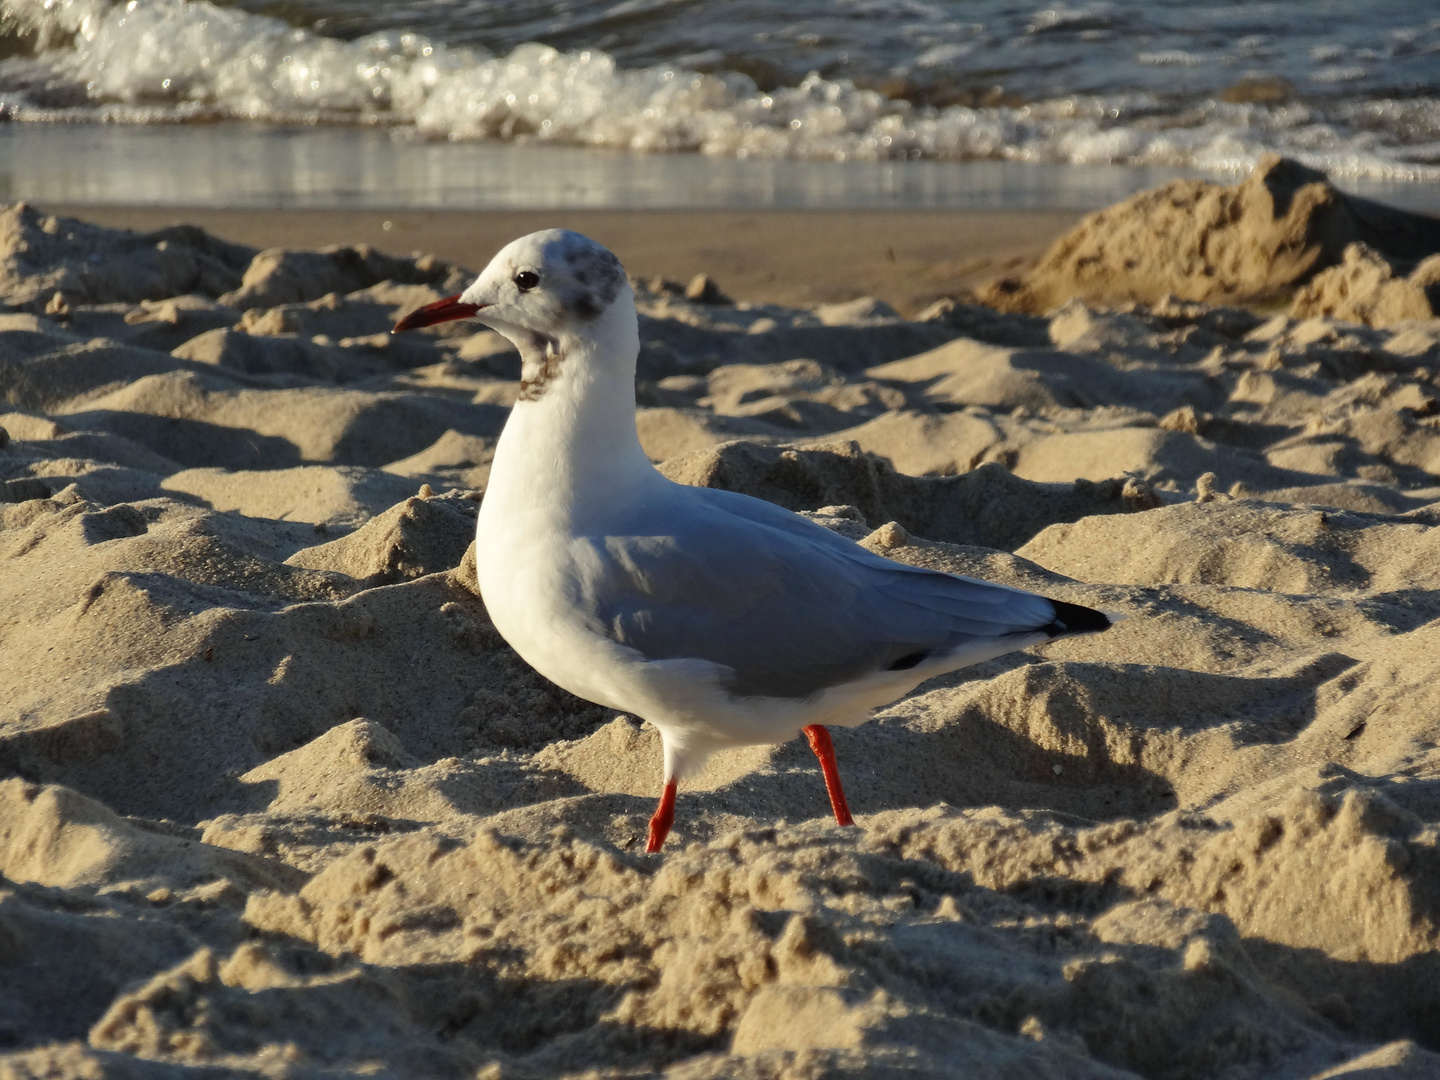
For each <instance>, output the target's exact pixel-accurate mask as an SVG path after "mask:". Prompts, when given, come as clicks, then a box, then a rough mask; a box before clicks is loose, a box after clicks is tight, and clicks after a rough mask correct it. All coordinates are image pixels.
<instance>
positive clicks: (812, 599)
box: [394, 229, 1112, 852]
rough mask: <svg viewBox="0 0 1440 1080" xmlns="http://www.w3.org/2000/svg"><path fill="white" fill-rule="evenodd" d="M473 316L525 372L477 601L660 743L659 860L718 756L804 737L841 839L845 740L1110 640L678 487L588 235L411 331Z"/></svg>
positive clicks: (633, 321) (514, 255) (847, 820)
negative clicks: (650, 425) (908, 700)
mask: <svg viewBox="0 0 1440 1080" xmlns="http://www.w3.org/2000/svg"><path fill="white" fill-rule="evenodd" d="M471 317H473V318H475V319H477V320H478V321H479V322H481V323H483V324H484V325H486V326H488V327H491V328H492V329H494V330H496V331H498V332H499V333H500V334H502V335H504V336H505V337H506V338H508V339H509V340H510V341H511V342H513V343H514V345H515V346H516V348H517V349H518V350H519V351H520V358H521V363H522V366H521V375H520V393H519V398H518V400H517V401H516V403H515V407H514V409H513V411H512V412H511V413H510V416H509V418H508V419H507V420H506V423H505V428H504V430H503V431H502V433H501V435H500V440H499V443H498V445H497V446H496V448H495V457H494V461H493V463H492V465H491V470H490V481H489V484H488V485H487V487H486V490H485V498H484V500H483V501H482V503H481V505H480V516H479V524H478V526H477V528H476V549H475V550H476V572H477V575H478V578H479V585H480V594H481V596H482V598H483V599H484V602H485V606H486V609H487V610H488V612H489V615H490V618H491V620H492V621H493V622H494V625H495V628H496V629H497V630H498V631H499V632H500V634H501V636H503V637H504V638H505V640H506V641H507V642H509V644H510V645H511V646H512V647H513V648H514V649H515V651H516V652H517V653H519V655H520V656H521V657H522V658H523V659H524V660H525V661H526V662H527V663H529V664H530V665H531V666H532V667H534V668H535V670H537V671H538V672H540V674H542V675H544V676H545V677H546V678H548V679H549V680H551V681H552V682H554V683H556V684H558V685H559V686H562V687H564V688H565V689H566V690H568V691H570V693H572V694H575V695H576V696H578V697H581V698H585V699H587V700H589V701H593V702H596V703H598V704H600V705H604V706H606V707H608V708H612V709H616V710H618V711H621V712H628V713H631V714H634V715H636V716H639V717H641V718H642V719H645V720H648V721H649V722H650V723H651V724H652V725H653V726H654V727H655V728H657V729H658V730H659V732H660V735H661V739H662V742H663V745H664V752H665V772H664V778H663V793H662V795H661V797H660V802H659V806H658V807H657V808H656V810H655V813H654V816H653V817H651V819H650V826H649V831H648V835H647V842H646V847H645V850H646V851H647V852H657V851H659V850H660V848H661V846H662V845H663V844H664V842H665V838H666V836H667V835H668V834H669V832H670V828H671V826H672V825H673V823H674V820H675V796H676V791H677V790H678V785H679V782H680V781H681V780H683V779H685V778H686V777H688V776H693V775H694V774H695V773H696V772H697V771H699V770H700V769H701V767H703V765H704V764H705V761H706V760H707V759H708V758H709V757H710V755H711V754H713V753H715V752H716V751H717V750H722V749H725V748H728V747H736V746H750V745H768V744H774V743H782V742H788V741H789V740H790V739H793V738H795V737H797V735H799V734H801V733H803V734H804V735H805V737H806V739H807V740H808V741H809V743H810V748H811V749H812V750H813V751H814V753H815V756H816V757H817V758H818V759H819V761H820V768H821V772H822V774H823V775H824V778H825V787H826V791H827V793H828V794H829V797H830V805H831V809H832V811H833V813H834V815H835V821H836V823H837V824H839V825H842V826H845V825H853V824H854V819H853V818H852V816H851V814H850V808H849V806H848V805H847V803H846V800H845V792H844V789H843V788H842V786H841V783H840V773H839V770H838V768H837V766H836V762H835V750H834V747H833V745H832V743H831V739H830V734H829V731H828V730H827V729H828V728H829V727H831V726H835V725H838V726H841V727H854V726H856V725H858V724H861V723H864V722H865V721H866V720H867V719H869V717H870V714H871V712H872V711H873V710H874V709H876V708H878V707H880V706H882V705H886V704H889V703H890V702H892V701H895V700H896V699H898V698H900V697H903V696H904V695H905V694H908V693H909V692H910V691H912V690H913V689H915V687H916V686H918V685H919V684H920V683H922V682H924V681H925V680H926V679H931V678H934V677H935V676H937V675H942V674H944V673H946V672H949V671H954V670H955V669H957V668H962V667H965V666H967V665H969V664H974V663H978V662H980V661H982V660H988V659H991V658H993V657H996V656H1000V655H1001V654H1003V653H1008V652H1011V651H1012V650H1015V649H1023V648H1025V647H1026V646H1029V645H1035V644H1038V643H1040V642H1043V641H1049V640H1052V639H1054V638H1057V637H1062V636H1067V635H1073V634H1086V633H1095V632H1098V631H1102V630H1105V629H1107V628H1109V626H1110V625H1111V621H1112V620H1111V617H1110V616H1108V615H1107V614H1105V613H1104V612H1100V611H1095V610H1093V609H1091V608H1086V607H1081V606H1079V605H1076V604H1069V603H1065V602H1064V601H1061V600H1050V599H1046V598H1045V597H1043V596H1039V595H1037V594H1035V593H1029V592H1024V591H1022V590H1019V589H1012V588H1008V587H1006V586H1002V585H995V584H992V583H990V582H985V581H979V580H976V579H974V578H967V577H961V576H959V575H955V574H946V573H941V572H938V571H934V570H925V569H921V568H918V567H914V566H907V565H905V564H903V563H898V562H894V561H892V560H890V559H886V558H883V557H882V556H879V555H876V554H873V553H872V552H870V551H868V550H867V549H865V548H863V547H861V546H860V545H859V544H856V543H855V542H853V541H851V540H849V539H847V538H845V537H842V536H840V535H838V534H836V533H834V532H831V531H830V530H829V529H826V528H825V527H824V526H822V525H819V524H816V523H815V522H813V521H811V520H809V519H808V518H804V517H801V516H800V515H798V514H794V513H791V512H790V511H789V510H785V509H783V508H781V507H779V506H775V505H773V504H771V503H768V502H765V501H763V500H761V499H755V498H751V497H750V496H747V495H741V494H737V493H735V492H730V491H723V490H718V489H713V488H701V487H690V486H688V485H684V484H677V483H675V482H673V481H671V480H669V479H667V478H666V477H665V476H663V475H661V473H660V472H659V471H658V470H656V468H655V467H654V466H653V465H652V464H651V463H650V460H649V459H648V458H647V457H646V456H645V452H644V451H643V450H642V449H641V447H640V439H639V436H638V434H637V432H636V427H635V363H636V358H637V356H638V354H639V351H640V334H639V327H638V320H637V317H636V313H635V297H634V293H633V292H632V291H631V288H630V284H629V282H628V280H627V278H626V275H625V270H624V268H623V267H622V266H621V265H620V260H619V259H617V258H616V257H615V256H614V255H613V254H612V253H611V252H610V251H609V250H608V249H607V248H605V247H603V246H602V245H600V244H598V243H596V242H595V241H593V240H591V239H589V238H587V237H585V236H581V235H580V234H579V233H574V232H570V231H568V230H564V229H547V230H545V231H542V232H536V233H531V234H530V235H528V236H522V237H520V238H519V239H518V240H514V241H512V242H511V243H510V244H508V245H506V246H505V247H504V248H502V249H501V250H500V252H499V253H498V254H497V255H496V256H495V257H494V259H493V260H491V262H490V265H489V266H487V267H486V268H485V270H484V272H483V273H481V275H480V276H479V277H478V278H477V279H476V280H475V283H474V284H473V285H471V286H470V287H469V288H468V289H466V290H465V291H464V292H462V293H459V294H457V295H455V296H448V297H446V298H445V299H443V300H438V301H436V302H435V303H432V304H429V305H427V306H425V307H422V308H420V309H418V310H417V311H415V312H413V313H411V314H410V315H407V316H406V317H405V318H403V319H401V320H400V321H399V322H398V323H397V324H396V326H395V331H394V332H397V333H398V332H400V331H404V330H413V329H416V328H418V327H424V326H431V325H434V324H436V323H441V322H446V321H449V320H452V319H464V318H471Z"/></svg>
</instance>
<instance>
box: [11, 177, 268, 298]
mask: <svg viewBox="0 0 1440 1080" xmlns="http://www.w3.org/2000/svg"><path fill="white" fill-rule="evenodd" d="M254 254H255V250H254V248H247V247H245V246H243V245H241V244H232V243H229V242H227V241H224V240H220V239H218V238H217V237H214V236H211V235H210V234H209V233H207V232H205V231H204V230H202V229H197V228H195V227H194V226H190V225H176V226H171V227H170V228H166V229H159V230H157V231H155V232H151V233H133V232H129V231H128V230H123V229H106V228H102V227H100V226H98V225H89V224H87V223H85V222H83V221H76V220H75V219H74V218H59V217H54V216H51V215H42V214H40V213H39V212H38V211H36V210H35V209H33V208H32V207H29V206H27V205H25V204H24V203H15V204H14V205H12V206H6V207H4V208H3V209H0V303H4V304H6V305H8V306H11V307H23V308H25V309H27V310H32V311H39V310H42V309H44V308H45V306H46V305H47V304H48V303H50V302H51V301H52V299H53V298H54V296H55V294H56V293H59V294H60V296H61V297H62V300H61V302H60V304H59V305H58V306H60V307H66V306H68V305H70V304H106V303H110V302H112V301H123V302H126V303H135V302H137V301H142V300H160V299H164V298H166V297H176V296H180V295H182V294H184V293H190V292H198V293H203V294H205V295H206V296H219V295H220V294H221V293H223V292H226V291H228V290H230V289H234V288H235V287H236V286H237V285H239V284H240V281H241V272H242V271H243V270H244V269H245V267H246V265H247V264H248V263H249V262H250V260H251V258H252V257H253V256H254Z"/></svg>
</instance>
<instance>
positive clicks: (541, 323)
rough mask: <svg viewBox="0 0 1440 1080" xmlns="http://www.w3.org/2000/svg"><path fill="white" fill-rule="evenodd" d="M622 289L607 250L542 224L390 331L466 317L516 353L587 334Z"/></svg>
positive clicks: (618, 271)
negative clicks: (455, 290) (460, 287)
mask: <svg viewBox="0 0 1440 1080" xmlns="http://www.w3.org/2000/svg"><path fill="white" fill-rule="evenodd" d="M628 291H629V283H628V282H627V281H626V278H625V268H624V267H622V266H621V265H620V260H619V259H617V258H616V257H615V256H614V255H613V254H612V253H611V252H610V250H609V249H608V248H605V247H604V246H602V245H600V244H597V243H596V242H595V241H594V240H591V239H590V238H589V237H588V236H581V235H580V234H579V233H576V232H570V231H569V230H568V229H546V230H544V231H543V232H536V233H531V234H530V235H528V236H522V237H520V239H518V240H512V241H511V242H510V243H508V244H506V245H505V246H504V247H503V248H501V249H500V251H499V253H498V254H497V255H496V256H495V257H494V258H493V259H491V260H490V265H489V266H487V267H485V270H484V271H483V272H482V273H481V275H480V276H479V277H478V278H476V279H475V283H474V284H473V285H471V286H470V287H469V288H468V289H466V290H465V291H464V292H463V293H459V294H458V295H456V296H447V297H446V298H445V299H443V300H438V301H436V302H435V303H433V304H428V305H426V306H425V307H423V308H420V309H419V310H418V311H415V312H412V313H411V314H409V315H407V316H406V317H405V318H403V319H401V320H400V321H399V322H398V323H396V325H395V330H396V331H397V332H398V331H401V330H414V329H416V328H418V327H422V326H431V325H434V324H435V323H440V322H448V321H449V320H451V319H464V318H469V317H470V316H474V317H475V318H476V320H478V321H479V322H482V323H484V324H485V325H486V326H489V327H491V328H493V329H495V330H498V331H499V332H500V333H502V334H504V335H505V336H506V337H508V338H510V339H511V340H512V341H514V342H515V344H516V345H517V346H519V347H520V349H521V352H522V353H524V352H526V351H527V348H536V347H539V348H540V351H544V350H545V348H546V347H547V346H548V347H549V348H550V349H554V348H557V347H559V344H560V343H562V342H565V341H567V340H569V339H573V338H575V337H577V336H586V335H587V334H594V333H595V332H596V329H597V326H596V324H597V323H599V322H600V321H601V320H602V319H603V318H604V316H605V315H606V314H607V313H608V312H609V311H610V309H611V307H612V306H613V305H614V304H615V302H616V301H617V300H618V299H619V298H620V297H621V295H622V294H623V293H627V292H628Z"/></svg>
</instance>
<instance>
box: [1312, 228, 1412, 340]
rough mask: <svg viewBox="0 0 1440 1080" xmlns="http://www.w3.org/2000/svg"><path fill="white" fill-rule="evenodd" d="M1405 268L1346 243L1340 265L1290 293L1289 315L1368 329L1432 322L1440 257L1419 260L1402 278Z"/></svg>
mask: <svg viewBox="0 0 1440 1080" xmlns="http://www.w3.org/2000/svg"><path fill="white" fill-rule="evenodd" d="M1408 265H1409V264H1406V263H1400V264H1397V263H1395V262H1392V261H1391V260H1390V259H1387V258H1386V257H1385V256H1384V255H1381V254H1380V253H1379V252H1378V251H1372V250H1371V249H1370V248H1368V247H1366V246H1365V245H1364V244H1358V243H1357V244H1351V245H1349V246H1348V247H1347V248H1346V249H1345V255H1344V258H1343V259H1342V260H1341V262H1340V265H1339V266H1332V267H1330V268H1329V269H1328V270H1322V271H1321V272H1320V273H1318V274H1316V275H1315V277H1314V278H1312V279H1311V280H1310V282H1309V284H1307V285H1306V286H1305V287H1304V288H1302V289H1300V290H1299V291H1298V292H1297V293H1296V294H1295V299H1294V300H1293V301H1292V302H1291V304H1290V316H1291V318H1295V319H1305V318H1309V317H1310V316H1312V315H1324V316H1328V317H1330V318H1333V319H1342V320H1344V321H1346V322H1358V323H1368V324H1369V325H1371V326H1392V325H1394V324H1395V323H1403V322H1405V321H1406V320H1409V319H1433V318H1435V317H1436V316H1437V315H1440V256H1436V255H1432V256H1430V257H1429V258H1427V259H1425V260H1423V261H1422V262H1420V264H1419V265H1417V266H1415V268H1414V269H1413V270H1412V271H1410V273H1409V276H1408V277H1407V276H1405V272H1404V268H1405V267H1406V266H1408Z"/></svg>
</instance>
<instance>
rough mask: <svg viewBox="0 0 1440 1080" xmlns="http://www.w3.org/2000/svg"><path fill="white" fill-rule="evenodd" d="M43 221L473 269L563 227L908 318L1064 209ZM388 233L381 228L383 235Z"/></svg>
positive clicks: (1032, 246) (1028, 254)
mask: <svg viewBox="0 0 1440 1080" xmlns="http://www.w3.org/2000/svg"><path fill="white" fill-rule="evenodd" d="M35 205H36V206H37V207H38V208H40V209H43V210H44V211H45V212H46V213H51V214H59V215H61V216H64V217H74V218H80V219H83V220H85V221H92V222H95V223H96V224H99V225H106V226H110V227H114V228H126V229H134V230H137V231H142V232H143V231H148V230H152V229H158V228H161V227H163V226H165V225H171V224H176V223H181V222H183V223H187V224H193V225H198V226H200V227H201V228H203V229H205V230H207V231H209V232H212V233H215V234H216V235H218V236H221V237H224V238H225V239H227V240H233V241H237V242H240V243H245V244H250V245H253V246H255V247H259V248H268V247H287V248H297V249H313V248H319V247H324V246H327V245H330V244H360V243H364V244H370V245H371V246H373V247H375V248H378V249H380V250H382V251H388V252H391V253H393V254H397V255H404V254H409V253H411V252H417V251H418V252H423V253H426V254H431V255H435V256H437V257H439V258H441V259H444V260H446V261H447V262H452V263H456V264H458V265H461V266H465V267H468V268H469V269H471V270H475V271H477V272H478V271H479V270H480V269H481V268H482V267H483V266H484V265H485V263H486V262H488V261H489V259H490V256H491V255H492V254H493V253H494V252H495V251H496V250H498V249H499V248H500V247H502V246H503V245H504V244H506V243H508V242H509V241H510V240H513V239H515V238H516V237H517V236H523V235H524V234H525V233H528V232H533V231H535V230H537V229H545V228H556V227H558V228H567V229H574V230H575V231H577V232H581V233H584V234H586V235H587V236H591V237H593V238H594V239H596V240H598V241H600V242H601V243H602V244H604V245H605V246H606V247H609V248H610V249H611V250H613V251H615V252H616V253H617V254H618V255H619V256H620V258H621V261H622V262H624V264H625V267H626V270H627V271H628V272H629V273H630V274H631V275H632V276H635V277H642V278H652V277H667V278H673V279H675V280H678V281H681V282H686V281H688V280H689V279H690V278H691V277H693V276H694V275H695V274H700V273H703V274H708V275H709V276H710V277H711V278H713V279H714V280H715V281H716V283H717V284H718V285H719V286H720V287H721V289H723V290H724V291H725V292H726V293H727V294H728V295H730V296H731V297H733V298H734V299H736V300H748V301H753V302H761V301H763V302H767V303H777V304H786V305H813V304H823V303H834V302H837V301H843V300H852V299H855V298H856V297H859V296H876V297H879V298H880V299H882V300H884V301H886V302H887V303H889V304H891V305H893V306H894V307H895V308H896V309H897V310H899V311H900V312H901V313H903V314H907V315H912V314H914V313H916V312H917V311H919V310H921V309H923V308H924V307H926V306H928V305H929V304H930V303H932V302H933V301H935V300H937V299H939V298H941V297H944V296H960V295H964V294H966V293H968V292H970V291H972V290H973V289H975V288H976V287H978V286H979V285H981V284H983V283H985V282H987V281H989V280H991V279H992V278H995V277H998V276H1000V275H1001V274H1005V273H1009V272H1012V271H1013V270H1015V269H1016V268H1017V267H1020V266H1022V265H1024V264H1026V263H1028V262H1030V261H1033V260H1034V259H1037V258H1038V257H1039V256H1040V255H1041V254H1043V253H1044V252H1045V250H1046V249H1047V248H1048V247H1049V246H1050V244H1051V243H1052V242H1053V241H1054V240H1055V239H1056V238H1057V237H1059V236H1061V235H1063V234H1064V233H1065V232H1066V231H1067V230H1069V229H1070V228H1072V227H1073V226H1074V225H1075V223H1076V222H1078V221H1079V220H1080V218H1081V217H1083V216H1084V215H1083V213H1081V212H1079V211H1070V210H486V211H469V210H463V211H445V210H348V209H345V210H260V209H248V208H233V209H218V208H214V207H188V208H187V207H130V206H113V205H112V206H107V205H94V204H77V203H52V202H40V201H37V202H36V203H35ZM387 222H389V226H390V227H389V228H386V223H387Z"/></svg>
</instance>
